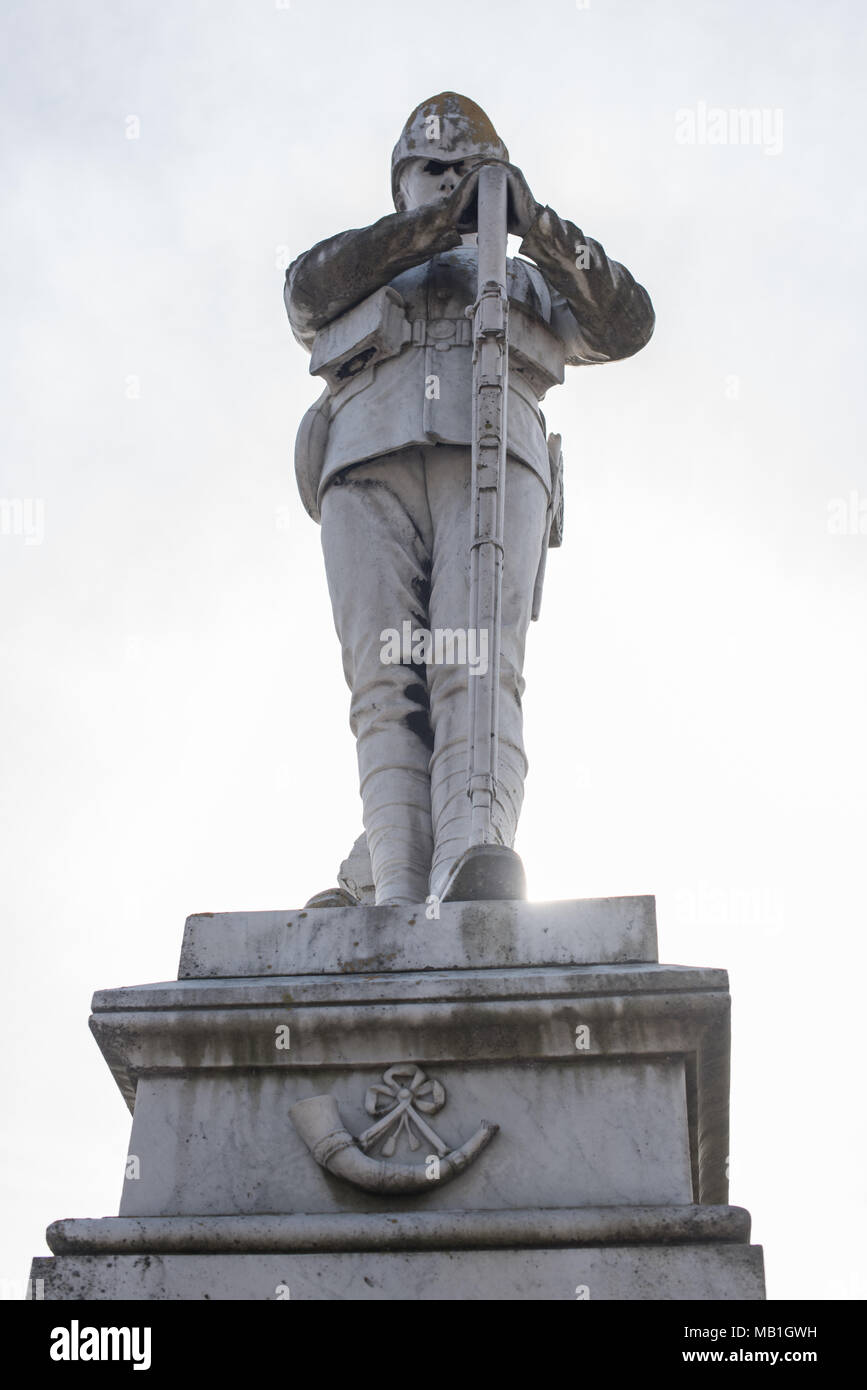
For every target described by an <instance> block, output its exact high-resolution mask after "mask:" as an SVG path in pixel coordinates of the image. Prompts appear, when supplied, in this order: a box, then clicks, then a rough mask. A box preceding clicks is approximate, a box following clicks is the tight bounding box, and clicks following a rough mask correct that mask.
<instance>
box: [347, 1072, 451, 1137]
mask: <svg viewBox="0 0 867 1390" xmlns="http://www.w3.org/2000/svg"><path fill="white" fill-rule="evenodd" d="M445 1103H446V1093H445V1088H444V1087H443V1086H442V1085H441V1083H440V1082H439V1081H434V1080H433V1079H430V1080H429V1079H428V1078H427V1077H426V1076H425V1074H424V1072H423V1071H422V1069H421V1067H417V1066H415V1064H414V1063H412V1062H403V1063H401V1062H398V1063H396V1064H395V1066H392V1067H389V1068H388V1070H387V1071H386V1072H383V1076H382V1083H381V1084H380V1083H378V1084H377V1085H375V1086H371V1087H369V1088H368V1091H367V1094H366V1096H365V1097H364V1108H365V1110H366V1111H367V1113H368V1115H373V1116H374V1118H375V1119H376V1121H377V1122H376V1124H373V1125H371V1126H370V1128H369V1129H366V1130H365V1131H364V1133H363V1134H362V1135H360V1136H359V1139H358V1142H359V1144H360V1145H361V1147H362V1148H363V1149H364V1150H365V1151H367V1150H368V1149H370V1148H371V1147H372V1146H373V1145H374V1144H376V1143H377V1142H378V1141H379V1140H380V1139H385V1143H384V1145H383V1147H382V1153H383V1155H384V1156H385V1157H387V1158H391V1156H392V1154H393V1153H394V1151H395V1149H396V1147H397V1141H398V1139H399V1138H400V1136H401V1134H405V1135H406V1137H407V1141H408V1143H409V1147H410V1148H411V1149H413V1150H415V1149H418V1148H420V1147H421V1142H422V1141H421V1139H420V1138H419V1135H422V1136H423V1137H424V1138H425V1139H426V1140H427V1142H428V1143H429V1144H430V1145H431V1146H432V1148H433V1149H434V1151H435V1152H436V1153H437V1154H439V1155H440V1157H442V1155H443V1154H445V1153H447V1152H448V1145H447V1144H444V1143H443V1141H442V1139H440V1137H439V1135H438V1134H436V1133H435V1132H434V1131H433V1130H432V1129H431V1128H430V1126H429V1125H428V1124H426V1123H425V1121H424V1120H423V1119H422V1115H435V1114H436V1112H437V1111H438V1110H442V1108H443V1106H444V1105H445ZM419 1112H421V1114H420V1113H419Z"/></svg>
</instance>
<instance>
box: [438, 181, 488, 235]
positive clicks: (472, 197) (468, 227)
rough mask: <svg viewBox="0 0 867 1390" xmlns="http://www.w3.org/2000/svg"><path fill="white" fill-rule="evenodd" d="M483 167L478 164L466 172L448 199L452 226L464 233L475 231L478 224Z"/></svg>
mask: <svg viewBox="0 0 867 1390" xmlns="http://www.w3.org/2000/svg"><path fill="white" fill-rule="evenodd" d="M481 167H482V166H481V165H480V164H477V165H476V167H475V168H474V169H470V171H469V173H467V174H464V176H463V178H462V179H461V181H460V183H459V184H458V186H457V188H456V189H455V190H454V192H453V193H450V194H449V196H448V198H447V199H446V207H447V209H448V217H449V220H450V222H451V224H452V226H453V227H455V228H456V229H457V231H459V232H461V233H463V234H465V233H467V232H474V231H475V230H476V227H477V225H478V217H479V170H480V169H481Z"/></svg>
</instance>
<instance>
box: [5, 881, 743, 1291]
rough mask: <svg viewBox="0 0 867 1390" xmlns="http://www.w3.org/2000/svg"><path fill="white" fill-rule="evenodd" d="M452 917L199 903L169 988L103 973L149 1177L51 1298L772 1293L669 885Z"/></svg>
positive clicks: (46, 1266)
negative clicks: (658, 894) (659, 943)
mask: <svg viewBox="0 0 867 1390" xmlns="http://www.w3.org/2000/svg"><path fill="white" fill-rule="evenodd" d="M440 912H441V915H440V917H439V919H437V920H428V919H427V918H426V916H425V912H424V909H423V908H419V909H418V910H417V911H415V912H413V911H411V910H406V909H402V908H377V907H352V908H334V909H319V910H310V911H307V912H304V911H301V912H282V913H281V912H254V913H219V914H203V915H199V916H195V917H191V918H189V919H188V921H187V924H186V930H185V933H184V943H183V949H182V952H181V965H180V971H179V978H178V980H177V981H176V982H171V983H163V984H154V985H143V986H136V987H132V988H128V989H115V990H105V991H101V992H99V993H97V995H96V996H95V998H94V1003H93V1009H94V1012H93V1017H92V1019H91V1027H92V1029H93V1032H94V1034H95V1036H96V1039H97V1041H98V1043H99V1046H100V1048H101V1050H102V1052H103V1055H104V1056H105V1059H106V1061H107V1062H108V1064H109V1066H110V1068H111V1070H112V1073H113V1074H114V1076H115V1079H116V1080H117V1083H118V1085H119V1087H120V1089H121V1091H122V1093H123V1095H124V1097H125V1098H126V1100H127V1103H128V1104H129V1106H130V1109H131V1110H132V1111H133V1125H132V1139H131V1143H130V1157H129V1159H128V1160H127V1177H126V1179H125V1181H124V1184H123V1192H122V1197H121V1203H120V1214H119V1216H117V1217H106V1218H102V1219H96V1220H66V1221H59V1222H56V1223H55V1224H54V1225H53V1226H51V1227H49V1231H48V1241H49V1245H50V1247H51V1249H52V1250H53V1251H54V1252H55V1255H54V1258H53V1259H37V1260H35V1261H34V1264H33V1269H32V1278H33V1279H34V1280H35V1279H42V1280H43V1281H44V1291H45V1297H46V1298H55V1299H66V1298H82V1297H83V1298H92V1299H206V1298H211V1299H214V1298H217V1299H279V1298H286V1297H291V1298H301V1299H395V1300H397V1299H400V1300H409V1299H413V1300H416V1299H417V1300H424V1299H482V1300H485V1299H516V1300H517V1299H559V1298H566V1299H575V1298H576V1297H580V1298H587V1297H589V1298H591V1299H761V1298H763V1297H764V1287H763V1273H762V1258H761V1251H760V1249H759V1248H758V1247H755V1246H751V1245H750V1244H749V1217H748V1215H747V1213H746V1212H744V1211H742V1210H740V1209H738V1208H733V1207H730V1206H728V1205H727V1202H728V1183H727V1179H726V1164H727V1154H728V1060H729V996H728V983H727V978H726V975H725V972H724V971H722V970H715V969H696V968H687V967H681V966H666V965H659V964H658V963H657V959H656V924H655V914H654V902H653V899H652V898H617V899H605V900H585V901H579V902H560V903H482V904H469V903H455V904H443V905H442V907H441V909H440ZM313 1096H319V1097H323V1098H327V1097H331V1098H332V1099H331V1100H330V1101H329V1100H323V1103H322V1106H321V1108H322V1110H323V1112H324V1113H326V1114H330V1113H332V1111H333V1114H334V1115H335V1116H336V1119H335V1120H333V1121H332V1122H331V1123H328V1122H324V1127H322V1129H321V1135H320V1137H319V1140H318V1141H317V1142H315V1143H314V1139H312V1138H311V1137H310V1135H309V1134H307V1135H306V1136H305V1134H304V1125H303V1124H302V1122H301V1116H302V1113H303V1112H304V1107H302V1108H301V1109H299V1110H298V1111H294V1112H293V1115H290V1109H291V1108H292V1107H293V1106H295V1105H296V1104H297V1103H298V1102H300V1101H304V1100H306V1099H307V1098H309V1097H313ZM335 1103H336V1109H334V1105H335ZM314 1108H315V1107H314ZM485 1121H486V1122H489V1128H487V1129H484V1127H483V1122H485ZM490 1126H495V1127H497V1130H496V1132H495V1133H493V1137H491V1128H490ZM480 1127H482V1128H481V1129H480ZM370 1131H373V1134H371V1133H370ZM482 1132H483V1141H482V1142H483V1146H482V1147H480V1149H479V1151H478V1152H477V1153H475V1152H470V1151H471V1150H472V1143H469V1144H468V1141H470V1140H471V1136H474V1135H475V1136H478V1135H479V1134H480V1133H482ZM353 1138H354V1139H355V1141H356V1142H355V1143H354V1144H353V1143H352V1142H351V1140H352V1139H353ZM311 1145H312V1149H311ZM386 1165H387V1166H386ZM410 1165H412V1168H411V1167H410ZM350 1170H351V1171H350ZM399 1174H402V1175H403V1177H400V1178H399V1176H398V1175H399ZM407 1174H415V1175H416V1176H415V1178H412V1179H410V1178H408V1177H407V1176H406V1175H407ZM419 1174H421V1175H422V1176H421V1178H420V1179H419V1177H418V1175H419ZM383 1175H386V1176H385V1177H384V1176H383ZM410 1181H412V1182H414V1183H415V1186H414V1187H412V1186H409V1187H407V1186H406V1183H407V1182H410ZM393 1184H396V1186H395V1185H393ZM400 1184H404V1186H400Z"/></svg>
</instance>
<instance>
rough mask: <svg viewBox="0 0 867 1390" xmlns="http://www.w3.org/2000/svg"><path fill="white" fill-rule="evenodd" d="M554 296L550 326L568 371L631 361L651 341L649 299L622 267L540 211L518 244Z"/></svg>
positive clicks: (547, 210) (594, 244)
mask: <svg viewBox="0 0 867 1390" xmlns="http://www.w3.org/2000/svg"><path fill="white" fill-rule="evenodd" d="M521 254H522V255H523V256H528V257H529V258H530V260H532V261H535V262H536V265H537V266H538V267H539V269H540V270H541V272H542V274H543V275H544V276H545V279H546V280H547V281H548V284H549V285H550V286H551V288H552V289H553V290H554V291H555V293H554V297H553V318H552V324H551V327H552V328H553V329H554V331H555V332H556V333H557V334H558V335H559V336H560V337H561V338H562V339H563V341H564V342H565V344H566V360H567V362H569V364H570V365H571V366H580V365H582V364H585V363H591V362H614V361H617V360H619V359H620V358H623V357H631V356H632V355H633V353H636V352H638V351H639V349H640V348H643V347H644V345H645V344H646V343H647V342H649V341H650V337H651V335H652V333H653V327H654V323H655V321H656V319H655V315H654V312H653V305H652V304H651V302H650V295H649V294H648V293H647V290H646V289H644V287H643V286H642V285H639V284H638V283H637V282H636V281H635V280H634V279H633V278H632V276H631V275H630V273H629V271H628V270H627V269H626V267H625V266H622V265H620V264H619V263H618V262H617V261H612V260H609V258H608V257H607V256H606V254H605V252H604V251H603V249H602V247H601V246H600V245H599V242H598V241H593V240H592V239H591V238H590V237H585V235H584V233H583V232H582V231H581V229H580V228H579V227H576V226H575V224H574V223H573V222H567V221H566V220H565V219H564V218H561V217H558V216H557V214H556V212H554V211H553V209H552V208H549V207H545V208H540V210H539V212H538V213H537V215H536V217H535V219H534V220H533V222H532V223H531V224H530V227H529V230H528V231H527V234H526V236H525V237H524V240H523V241H522V243H521Z"/></svg>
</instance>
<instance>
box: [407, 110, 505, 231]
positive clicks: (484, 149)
mask: <svg viewBox="0 0 867 1390" xmlns="http://www.w3.org/2000/svg"><path fill="white" fill-rule="evenodd" d="M471 155H482V156H484V158H486V159H504V160H506V161H507V162H508V159H509V151H508V150H507V149H506V147H505V145H504V144H503V142H502V140H501V139H500V137H499V135H498V134H497V132H496V131H495V130H494V127H493V126H492V125H491V122H490V120H489V119H488V117H487V116H486V115H485V113H484V111H483V110H482V108H481V106H477V105H476V103H475V102H474V101H470V99H469V97H462V96H460V95H459V94H458V93H457V92H440V94H439V96H435V97H428V99H427V101H423V102H421V103H420V105H418V106H417V107H416V108H415V110H414V111H413V113H412V115H411V116H410V118H409V120H408V121H407V123H406V125H405V126H404V128H403V130H402V132H401V136H400V139H399V140H398V142H397V144H396V145H395V147H394V150H393V151H392V155H391V194H392V197H393V198H394V203H395V207H396V206H397V197H398V193H399V192H400V176H401V173H402V172H403V169H404V166H405V164H406V163H407V161H408V160H410V159H436V160H438V161H439V162H440V163H442V164H456V163H457V161H458V160H459V159H467V158H469V156H471Z"/></svg>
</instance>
